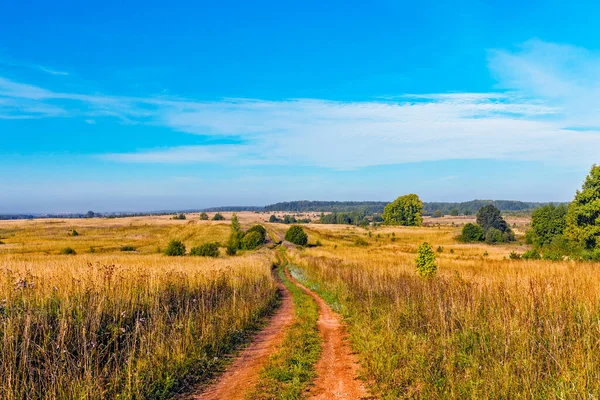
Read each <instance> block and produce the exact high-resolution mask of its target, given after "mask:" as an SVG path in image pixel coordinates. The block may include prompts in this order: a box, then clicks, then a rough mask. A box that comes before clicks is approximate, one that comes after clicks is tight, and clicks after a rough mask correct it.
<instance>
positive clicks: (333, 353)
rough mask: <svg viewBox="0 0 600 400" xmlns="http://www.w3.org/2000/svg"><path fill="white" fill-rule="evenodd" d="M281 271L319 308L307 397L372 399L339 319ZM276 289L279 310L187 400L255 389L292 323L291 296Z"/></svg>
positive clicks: (235, 398)
mask: <svg viewBox="0 0 600 400" xmlns="http://www.w3.org/2000/svg"><path fill="white" fill-rule="evenodd" d="M278 258H279V256H278ZM284 258H287V257H285V256H284ZM280 261H281V260H280ZM286 263H287V262H286ZM284 270H285V275H286V277H287V278H288V279H289V280H290V281H291V282H292V283H293V284H294V285H296V286H298V287H299V288H301V289H302V290H303V291H304V292H305V293H307V294H308V295H310V296H311V297H312V298H313V299H314V300H315V302H316V303H317V305H318V307H319V320H318V322H317V325H318V328H319V333H320V336H321V338H322V340H323V343H322V346H323V349H322V354H321V358H320V360H319V361H318V362H317V364H316V366H315V369H316V371H317V377H316V379H315V381H314V382H313V385H312V386H311V388H310V389H309V391H308V392H307V393H306V395H307V397H308V398H309V399H318V400H329V399H373V398H374V397H372V396H369V394H368V392H367V390H366V389H365V386H364V384H363V382H362V381H361V380H359V379H358V362H357V360H356V357H355V356H354V354H353V353H352V350H351V348H350V345H349V344H348V342H347V340H346V337H347V334H346V331H345V327H344V325H343V323H342V321H341V318H340V316H339V315H338V314H336V313H335V312H333V311H332V310H331V308H330V307H329V306H328V305H327V303H325V301H324V300H323V299H322V298H321V297H319V296H318V295H317V294H316V293H314V292H313V291H311V290H310V289H308V288H306V287H305V286H303V285H302V284H301V283H299V282H298V281H297V280H296V279H295V278H294V277H292V276H291V274H290V272H289V270H288V268H287V267H285V269H284ZM278 286H279V290H281V293H282V298H281V306H280V307H279V309H278V310H277V311H276V312H275V314H274V315H273V316H272V317H271V319H270V320H269V322H268V324H267V326H266V327H265V328H264V329H263V330H261V331H260V332H259V333H258V334H257V335H256V336H255V337H254V339H253V341H252V343H251V344H250V345H249V346H248V347H247V348H246V349H244V350H243V351H242V352H241V354H240V355H239V356H238V357H237V358H236V359H235V361H234V362H233V363H232V364H231V365H229V366H228V367H227V368H226V370H225V371H224V372H223V373H222V374H221V375H220V376H219V377H218V379H217V380H216V381H215V382H214V383H212V384H211V385H209V386H207V387H205V388H204V389H202V390H201V391H200V392H198V393H196V394H193V395H191V396H189V397H187V398H188V399H201V400H221V399H223V400H225V399H227V400H230V399H231V400H242V399H246V396H247V395H248V393H251V392H252V390H253V389H254V388H255V387H256V384H257V383H258V381H259V377H260V372H261V371H262V369H263V367H264V366H265V365H266V363H267V361H268V359H269V356H270V355H271V354H275V353H276V352H277V351H278V349H279V346H280V345H281V343H282V342H283V338H284V336H285V333H286V332H287V328H289V327H290V325H291V324H292V323H293V321H294V304H293V301H292V296H291V294H290V292H289V291H288V289H287V288H286V287H285V286H284V285H283V283H281V282H278Z"/></svg>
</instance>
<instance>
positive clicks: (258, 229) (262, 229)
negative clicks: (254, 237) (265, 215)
mask: <svg viewBox="0 0 600 400" xmlns="http://www.w3.org/2000/svg"><path fill="white" fill-rule="evenodd" d="M250 232H257V233H258V234H260V238H261V241H262V242H264V241H265V239H266V238H267V230H266V229H265V227H264V226H262V225H254V226H253V227H252V228H250V229H248V230H247V231H246V234H248V233H250ZM261 244H262V243H261Z"/></svg>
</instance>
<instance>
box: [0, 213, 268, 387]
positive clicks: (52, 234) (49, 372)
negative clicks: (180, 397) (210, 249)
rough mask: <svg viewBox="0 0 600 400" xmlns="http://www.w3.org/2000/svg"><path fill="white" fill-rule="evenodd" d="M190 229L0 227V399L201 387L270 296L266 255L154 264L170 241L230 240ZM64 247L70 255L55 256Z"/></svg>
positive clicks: (141, 221) (213, 228) (116, 224)
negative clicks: (132, 249)
mask: <svg viewBox="0 0 600 400" xmlns="http://www.w3.org/2000/svg"><path fill="white" fill-rule="evenodd" d="M190 222H191V221H171V220H168V219H167V218H164V217H148V218H124V219H89V220H88V219H86V220H39V221H19V222H13V221H9V222H3V223H2V224H0V226H1V228H0V236H1V237H2V238H3V239H2V240H3V241H4V242H5V244H4V245H2V246H0V252H1V254H0V342H1V345H0V376H2V379H1V380H0V398H3V399H22V398H48V399H66V398H89V399H102V398H107V399H108V398H111V399H112V398H123V399H125V398H127V399H133V398H168V397H171V396H173V395H174V394H175V393H177V392H179V391H185V390H186V389H189V388H190V387H191V386H192V385H193V384H195V383H196V382H199V381H203V380H206V379H207V378H208V377H209V375H210V374H211V373H213V372H214V371H215V370H216V369H217V368H218V364H219V362H220V358H221V356H223V355H225V354H227V353H229V352H230V351H231V350H232V349H233V348H234V347H235V346H237V345H238V344H240V343H241V342H243V341H244V340H246V336H247V333H248V332H249V331H251V330H252V329H255V328H256V327H257V324H259V323H260V321H261V318H262V317H263V316H264V315H265V314H266V313H268V312H269V311H270V310H271V309H272V308H273V307H274V306H275V304H276V301H277V296H276V288H275V283H274V280H273V278H272V276H271V265H272V255H271V254H270V253H268V252H267V251H258V252H253V253H252V254H247V255H244V256H241V257H235V258H233V257H228V258H225V257H220V258H216V259H213V258H210V259H207V258H202V257H166V256H164V255H163V254H160V253H159V252H158V248H159V247H162V248H163V249H164V247H165V246H166V244H167V242H168V241H169V240H170V239H173V238H178V239H181V240H184V241H185V243H186V245H187V246H188V248H189V247H191V246H193V245H196V244H200V243H202V242H206V241H215V240H217V241H218V240H223V239H225V238H226V235H227V232H228V229H229V228H228V225H227V224H226V223H222V222H212V221H193V222H192V223H190ZM73 229H75V230H76V231H77V232H78V235H77V236H70V234H71V232H72V230H73ZM124 245H129V246H131V247H134V248H135V251H127V252H122V251H120V248H121V247H122V246H124ZM66 246H69V247H71V248H73V249H74V250H75V252H76V253H77V254H76V255H60V254H59V253H60V251H61V249H63V248H64V247H66Z"/></svg>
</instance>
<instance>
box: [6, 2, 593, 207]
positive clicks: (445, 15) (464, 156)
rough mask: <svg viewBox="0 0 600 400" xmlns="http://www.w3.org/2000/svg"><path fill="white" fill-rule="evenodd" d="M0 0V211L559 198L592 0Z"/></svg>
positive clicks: (582, 133)
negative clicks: (408, 196)
mask: <svg viewBox="0 0 600 400" xmlns="http://www.w3.org/2000/svg"><path fill="white" fill-rule="evenodd" d="M415 3H416V2H399V1H389V2H388V1H385V2H348V1H346V2H333V1H332V2H316V1H315V2H313V1H304V2H297V3H296V2H294V3H291V2H265V1H257V2H234V1H228V2H191V1H190V2H185V1H180V2H173V4H169V5H168V6H165V5H164V2H154V1H145V2H139V1H129V2H113V1H103V2H79V1H77V2H75V1H73V2H65V1H57V2H52V3H48V2H41V1H20V2H6V4H3V7H2V13H0V38H1V39H0V193H1V195H0V213H2V212H70V211H87V210H88V209H91V210H94V211H109V210H155V209H179V208H201V207H208V206H216V205H242V204H243V205H263V204H267V203H272V202H277V201H284V200H298V199H311V200H317V199H319V200H390V199H393V198H394V197H396V196H397V195H400V194H404V193H408V192H415V193H417V194H419V195H420V196H421V198H422V199H424V200H426V201H427V200H429V201H462V200H470V199H473V198H495V199H517V200H530V201H568V200H570V199H571V198H572V196H573V194H574V191H575V190H576V189H577V188H578V187H579V186H580V185H581V182H582V180H583V179H584V177H585V175H586V173H587V172H588V171H589V168H590V166H591V164H592V163H594V162H600V157H599V154H600V113H599V112H598V111H600V110H598V108H600V101H599V100H600V49H599V48H598V43H600V41H599V39H600V30H598V28H597V21H596V18H595V16H597V15H598V13H599V12H600V5H599V4H594V3H591V2H590V3H589V4H588V3H580V4H577V2H574V1H572V2H554V1H530V2H516V1H515V2H511V1H503V2H499V1H485V2H484V1H463V2H452V3H453V4H450V3H451V2H442V1H425V2H418V3H419V4H415Z"/></svg>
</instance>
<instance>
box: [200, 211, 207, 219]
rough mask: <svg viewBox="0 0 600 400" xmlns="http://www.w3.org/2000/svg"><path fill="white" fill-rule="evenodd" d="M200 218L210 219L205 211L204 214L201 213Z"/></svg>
mask: <svg viewBox="0 0 600 400" xmlns="http://www.w3.org/2000/svg"><path fill="white" fill-rule="evenodd" d="M200 220H202V221H208V214H207V213H205V212H203V213H202V214H200Z"/></svg>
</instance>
